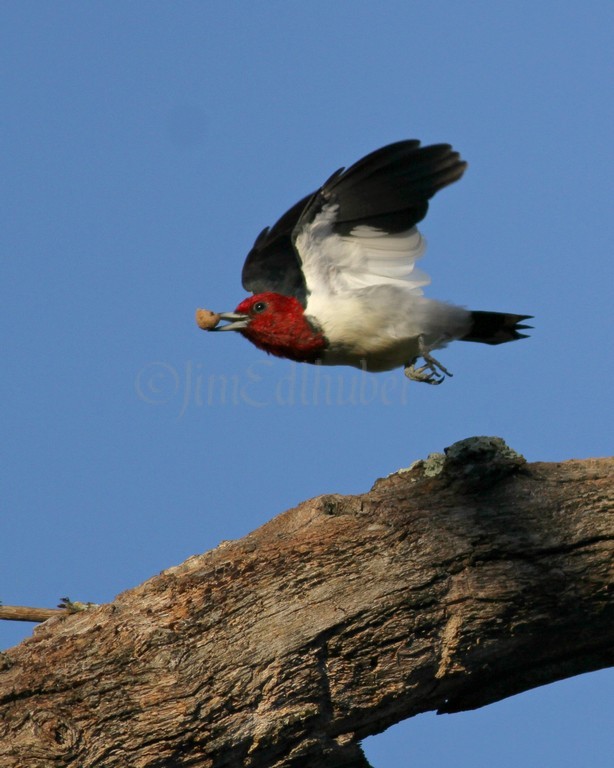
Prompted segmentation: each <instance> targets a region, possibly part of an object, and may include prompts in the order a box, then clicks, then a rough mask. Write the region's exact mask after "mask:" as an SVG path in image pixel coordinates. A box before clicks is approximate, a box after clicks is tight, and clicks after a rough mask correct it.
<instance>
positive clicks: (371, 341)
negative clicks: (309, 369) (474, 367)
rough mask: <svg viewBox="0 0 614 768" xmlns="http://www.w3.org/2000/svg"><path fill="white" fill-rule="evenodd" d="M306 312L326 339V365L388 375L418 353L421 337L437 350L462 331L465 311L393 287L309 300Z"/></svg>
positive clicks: (373, 288)
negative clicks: (349, 366)
mask: <svg viewBox="0 0 614 768" xmlns="http://www.w3.org/2000/svg"><path fill="white" fill-rule="evenodd" d="M305 314H307V315H310V316H312V317H314V318H315V319H316V321H317V323H318V325H319V326H320V327H321V328H322V331H323V333H324V335H325V336H326V339H327V342H328V347H327V349H326V351H325V352H324V354H323V356H322V363H323V364H325V365H351V366H354V367H356V368H361V369H363V370H366V371H374V372H376V371H388V370H391V369H392V368H398V367H400V366H404V365H407V364H408V363H410V362H412V361H413V360H414V359H415V358H416V357H418V356H419V355H420V337H422V339H423V342H424V344H425V345H426V346H427V348H430V349H439V348H441V347H444V346H446V344H447V343H448V342H449V341H451V340H452V339H455V338H460V337H461V336H463V335H464V333H466V332H467V330H468V326H469V316H470V313H469V312H468V311H467V310H465V309H463V308H461V307H456V306H453V305H451V304H445V303H443V302H439V301H433V300H431V299H426V298H424V296H420V295H416V294H415V293H414V292H411V291H404V290H402V289H398V288H396V287H393V286H375V287H371V288H367V289H364V290H361V291H352V292H348V293H345V294H337V295H334V296H327V297H325V298H323V299H318V298H317V297H316V298H315V299H313V297H309V301H308V303H307V307H306V312H305Z"/></svg>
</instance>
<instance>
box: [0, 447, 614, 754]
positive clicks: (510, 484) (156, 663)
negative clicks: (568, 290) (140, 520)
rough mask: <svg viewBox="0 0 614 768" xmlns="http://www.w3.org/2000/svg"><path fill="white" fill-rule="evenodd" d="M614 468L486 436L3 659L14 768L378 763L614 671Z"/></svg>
mask: <svg viewBox="0 0 614 768" xmlns="http://www.w3.org/2000/svg"><path fill="white" fill-rule="evenodd" d="M613 474H614V460H612V459H589V460H585V461H569V462H565V463H562V464H530V465H527V464H525V463H524V462H523V460H522V459H521V458H520V457H518V456H517V455H515V454H514V453H513V452H511V451H509V450H508V449H506V448H505V446H504V445H503V444H502V443H501V441H497V440H496V439H486V438H480V439H473V440H469V441H463V443H459V444H457V445H455V446H453V447H452V449H450V450H449V451H448V453H447V456H446V458H445V460H444V459H443V457H431V458H429V460H427V461H426V462H419V463H418V464H417V465H415V466H414V467H412V468H411V469H410V470H409V471H401V472H397V473H396V474H394V475H392V476H390V477H388V478H386V479H383V480H379V481H378V482H377V483H376V484H375V486H374V488H373V489H372V490H371V491H370V492H369V493H367V494H364V495H362V496H352V497H342V496H334V495H333V496H325V497H321V498H318V499H314V500H312V501H308V502H305V503H304V504H302V505H300V506H299V507H297V508H296V509H292V510H290V511H288V512H285V513H284V514H282V515H280V516H279V517H276V518H275V519H274V520H272V521H271V522H269V523H268V524H266V525H264V526H263V527H262V528H260V529H258V530H257V531H255V532H254V533H252V534H250V535H249V536H247V537H245V538H244V539H242V540H240V541H233V542H225V543H223V544H221V545H220V546H219V547H217V549H215V550H213V551H211V552H207V553H206V554H204V555H199V556H196V557H193V558H190V559H189V560H188V561H186V562H185V563H184V564H182V565H180V566H177V567H176V568H171V569H169V570H168V571H165V572H164V573H162V574H161V575H159V576H156V577H154V578H152V579H150V580H149V581H147V582H146V583H145V584H143V585H141V586H139V587H137V588H136V589H132V590H130V591H128V592H125V593H123V594H122V595H120V596H119V597H118V598H117V599H116V600H115V601H114V602H113V603H111V604H109V605H103V606H100V607H97V608H93V609H91V610H88V611H85V612H82V613H77V614H74V615H70V616H63V617H62V618H55V619H51V620H49V621H47V622H45V624H43V625H41V626H40V627H39V628H37V629H36V631H35V633H34V636H33V637H32V638H30V639H28V640H26V641H25V642H23V643H22V644H21V645H19V646H17V647H16V648H14V649H11V650H10V651H8V652H7V653H5V654H3V655H2V656H1V657H0V669H1V670H2V671H0V717H1V720H0V765H2V766H3V768H4V767H6V768H23V767H24V766H28V768H43V766H44V767H45V768H47V767H51V766H53V767H54V768H56V767H60V766H62V767H64V766H70V767H71V768H72V767H74V768H76V767H77V766H79V768H92V767H93V766H98V767H102V766H104V768H115V767H116V766H117V767H118V768H119V766H121V768H124V767H125V766H131V767H134V768H154V767H158V768H162V766H164V767H165V768H179V766H201V767H202V768H205V767H207V768H214V767H215V768H221V767H222V766H249V767H250V768H260V767H263V768H264V767H266V768H272V767H275V768H289V767H290V766H297V767H298V766H300V767H301V768H304V767H306V766H309V767H310V768H324V767H326V768H332V766H349V765H352V766H366V765H367V763H366V761H365V760H364V758H363V757H362V753H361V751H360V747H359V746H358V740H360V739H361V738H363V737H365V736H367V735H369V734H373V733H377V732H379V731H381V730H383V729H384V728H386V727H387V726H389V725H391V724H392V723H395V722H397V721H399V720H401V719H403V718H406V717H410V716H411V715H414V714H417V713H419V712H424V711H428V710H437V711H439V712H456V711H460V710H463V709H471V708H475V707H479V706H483V705H484V704H488V703H490V702H493V701H497V700H498V699H501V698H503V697H506V696H510V695H512V694H515V693H518V692H520V691H523V690H526V689H528V688H532V687H535V686H538V685H543V684H545V683H548V682H551V681H554V680H559V679H561V678H564V677H567V676H570V675H574V674H577V673H580V672H588V671H590V670H596V669H599V668H602V667H605V666H607V665H611V664H612V662H613V657H614V621H613V618H614V610H613V601H612V596H611V593H612V583H613V578H612V577H613V572H612V571H613V566H612V563H613V558H612V554H613V551H614V525H613V522H612V514H611V513H612V508H613V504H612V477H613Z"/></svg>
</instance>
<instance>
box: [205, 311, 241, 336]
mask: <svg viewBox="0 0 614 768" xmlns="http://www.w3.org/2000/svg"><path fill="white" fill-rule="evenodd" d="M220 320H228V321H229V322H228V323H227V324H226V325H219V322H220ZM248 321H249V317H248V316H247V315H241V314H239V313H237V312H212V311H211V310H210V309H197V310H196V324H197V325H198V327H199V328H202V329H203V331H240V330H241V329H242V328H245V327H246V326H247V323H248Z"/></svg>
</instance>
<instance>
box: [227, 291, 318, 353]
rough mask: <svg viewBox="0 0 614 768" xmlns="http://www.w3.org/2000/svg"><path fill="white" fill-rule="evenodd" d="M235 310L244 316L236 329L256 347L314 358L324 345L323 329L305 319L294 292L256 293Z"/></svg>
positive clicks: (271, 351)
mask: <svg viewBox="0 0 614 768" xmlns="http://www.w3.org/2000/svg"><path fill="white" fill-rule="evenodd" d="M235 313H236V314H238V315H245V316H246V320H247V322H246V323H245V325H244V326H243V327H241V328H237V330H239V332H240V333H241V334H243V336H245V338H246V339H249V340H250V341H251V342H252V344H255V345H256V346H257V347H258V348H259V349H263V350H264V351H265V352H270V353H271V354H272V355H277V357H287V358H289V359H290V360H296V361H297V362H301V363H302V362H314V361H315V360H317V359H318V357H319V356H320V354H321V352H322V351H323V349H324V347H325V346H326V339H325V338H324V336H323V335H322V332H321V331H320V330H319V329H318V328H317V327H315V326H314V324H313V323H310V322H309V321H308V320H307V318H306V317H305V312H304V310H303V305H302V304H301V303H300V301H298V299H295V298H294V297H293V296H283V295H282V294H281V293H273V292H266V293H258V294H256V295H255V296H250V298H248V299H245V300H244V301H242V302H241V303H240V304H239V306H238V307H237V308H236V310H235Z"/></svg>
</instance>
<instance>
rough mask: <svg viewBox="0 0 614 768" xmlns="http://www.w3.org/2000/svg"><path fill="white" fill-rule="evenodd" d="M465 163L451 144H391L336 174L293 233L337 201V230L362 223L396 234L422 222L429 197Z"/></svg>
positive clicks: (459, 173) (456, 175)
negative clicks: (425, 145)
mask: <svg viewBox="0 0 614 768" xmlns="http://www.w3.org/2000/svg"><path fill="white" fill-rule="evenodd" d="M466 166H467V164H466V163H465V162H464V161H463V160H461V159H460V155H459V154H458V152H455V151H454V150H453V149H452V147H451V146H450V145H449V144H433V145H431V146H428V147H421V146H420V142H419V141H418V140H416V139H411V140H407V141H399V142H396V143H395V144H388V145H387V146H385V147H382V148H381V149H377V150H375V152H371V154H369V155H366V157H363V158H362V160H359V161H358V162H357V163H354V165H352V166H351V167H350V168H348V169H347V170H345V169H343V168H342V169H340V170H339V171H337V172H336V173H334V174H333V175H332V176H331V177H330V178H329V179H328V181H327V182H326V183H325V184H324V185H323V186H322V187H321V188H320V190H319V191H318V193H317V194H315V195H314V196H313V197H312V199H311V200H310V201H309V204H308V205H306V206H305V209H304V210H303V212H302V215H301V217H300V219H299V221H298V223H297V227H296V229H295V238H296V236H297V235H298V234H300V232H301V231H302V230H303V228H304V227H305V226H308V225H309V224H310V223H311V222H312V221H313V219H314V218H315V216H316V215H317V214H318V213H319V212H320V211H321V210H322V208H323V207H324V206H325V205H327V204H335V205H337V206H338V210H337V212H336V215H335V221H334V224H333V231H334V232H336V233H337V234H340V235H345V234H348V233H349V232H351V231H352V229H354V227H356V226H359V225H365V226H369V227H374V228H376V229H379V230H382V231H384V232H387V233H390V234H394V233H398V232H403V231H406V230H408V229H410V228H411V227H413V226H414V225H415V224H417V223H418V222H419V221H421V220H422V219H423V218H424V217H425V216H426V212H427V210H428V201H429V200H430V198H431V197H433V195H434V194H435V193H436V192H437V191H438V190H440V189H442V188H443V187H445V186H447V185H448V184H452V183H453V182H454V181H457V180H458V179H460V177H461V176H462V175H463V172H464V170H465V168H466Z"/></svg>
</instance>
